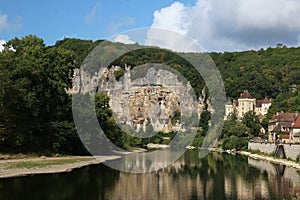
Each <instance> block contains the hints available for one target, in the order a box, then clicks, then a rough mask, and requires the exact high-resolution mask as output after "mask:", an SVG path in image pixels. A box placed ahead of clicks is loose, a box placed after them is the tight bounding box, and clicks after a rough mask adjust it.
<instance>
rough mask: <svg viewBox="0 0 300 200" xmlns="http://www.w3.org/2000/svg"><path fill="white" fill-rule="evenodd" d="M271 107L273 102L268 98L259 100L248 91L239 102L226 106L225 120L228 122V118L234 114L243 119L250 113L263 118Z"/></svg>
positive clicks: (245, 91)
mask: <svg viewBox="0 0 300 200" xmlns="http://www.w3.org/2000/svg"><path fill="white" fill-rule="evenodd" d="M271 105H272V104H271V101H270V100H269V99H268V98H267V97H265V98H264V99H262V100H257V99H255V98H253V97H252V96H251V94H250V93H249V92H248V90H244V91H243V93H241V94H240V97H239V98H238V99H237V100H233V102H229V103H228V104H227V105H225V118H224V119H225V120H226V119H227V118H228V116H229V115H230V114H231V113H234V112H236V114H237V117H238V118H239V119H241V118H243V116H244V114H245V113H247V112H249V111H254V112H255V113H256V115H258V116H260V118H263V117H264V116H265V115H266V114H267V113H268V110H269V108H270V106H271Z"/></svg>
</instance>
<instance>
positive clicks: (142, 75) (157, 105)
mask: <svg viewBox="0 0 300 200" xmlns="http://www.w3.org/2000/svg"><path fill="white" fill-rule="evenodd" d="M119 70H122V68H121V67H119V66H112V67H111V68H110V69H104V71H99V72H98V73H95V74H93V75H90V74H88V73H87V72H85V71H83V70H79V69H76V70H75V73H74V77H73V88H71V89H69V90H68V93H83V94H85V93H89V92H90V91H96V90H97V92H103V93H105V94H106V95H107V96H109V97H110V102H109V106H110V108H111V109H112V110H113V112H114V118H115V120H116V121H117V123H118V124H119V125H121V126H129V127H131V128H132V127H133V128H134V129H135V130H140V129H142V130H143V131H146V130H147V126H148V125H149V124H151V125H152V128H153V129H154V131H162V132H170V131H185V129H186V128H187V127H186V124H184V123H182V121H177V122H175V124H174V123H173V124H172V123H171V118H172V116H173V113H174V112H175V111H178V112H180V117H181V118H182V117H184V118H189V117H191V115H192V114H197V116H198V119H199V117H200V114H201V112H202V111H203V109H204V108H205V107H206V106H205V105H207V106H208V110H209V111H210V112H213V109H212V108H211V105H210V102H209V98H206V97H205V92H204V89H203V91H202V95H200V97H199V99H196V96H195V94H194V93H193V88H192V87H191V85H190V83H189V82H188V81H186V80H185V79H184V78H182V77H180V74H178V75H177V74H176V73H175V72H174V71H172V70H165V69H163V68H155V67H148V68H147V67H145V68H142V69H138V70H136V68H133V69H131V68H130V67H128V66H125V70H124V75H123V76H122V77H121V78H120V80H116V77H115V72H117V71H119ZM204 100H205V102H204Z"/></svg>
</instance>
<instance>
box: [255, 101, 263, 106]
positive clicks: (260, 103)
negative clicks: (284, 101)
mask: <svg viewBox="0 0 300 200" xmlns="http://www.w3.org/2000/svg"><path fill="white" fill-rule="evenodd" d="M262 103H263V101H262V100H256V107H257V108H261V105H262Z"/></svg>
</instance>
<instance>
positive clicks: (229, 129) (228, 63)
mask: <svg viewBox="0 0 300 200" xmlns="http://www.w3.org/2000/svg"><path fill="white" fill-rule="evenodd" d="M100 42H101V40H99V41H88V40H79V39H69V38H66V39H63V40H61V41H57V43H56V44H55V45H54V46H46V45H45V44H44V41H43V40H42V39H41V38H38V37H37V36H33V35H29V36H26V37H24V38H21V39H19V38H14V39H12V40H10V41H8V42H7V43H6V44H5V48H4V50H3V51H2V52H0V91H1V92H0V152H35V151H44V152H61V153H68V154H86V153H87V151H86V150H85V148H84V147H83V145H82V143H81V141H80V139H79V137H78V135H77V133H76V128H75V125H74V122H73V118H72V110H71V96H70V95H68V94H66V92H65V89H66V88H70V87H71V86H72V83H71V79H70V77H71V76H72V73H73V69H74V68H76V67H79V66H80V65H81V63H82V62H83V60H84V58H85V57H86V55H87V54H88V53H89V52H90V51H91V50H92V49H93V48H94V47H96V46H97V45H98V44H99V43H100ZM210 55H211V57H212V59H213V60H214V62H215V63H216V65H217V67H218V69H219V70H220V72H221V75H222V77H223V80H224V84H225V89H226V93H227V96H228V98H230V99H232V98H237V97H238V95H239V94H240V92H241V91H243V90H245V89H248V90H249V92H250V93H251V94H252V95H253V97H255V98H263V97H264V96H267V97H268V98H272V106H271V108H270V112H269V114H268V116H267V118H266V120H265V121H264V123H263V125H264V126H265V124H266V123H265V122H266V121H267V120H268V119H269V118H270V117H271V115H272V114H274V113H275V112H277V111H281V110H282V111H289V112H295V111H300V92H298V90H297V87H298V86H299V84H300V48H287V47H285V46H283V45H278V46H277V47H276V48H268V49H265V50H264V49H261V50H259V51H246V52H232V53H229V52H224V53H210ZM145 62H156V63H162V64H166V65H169V66H171V67H173V68H174V69H176V70H178V71H179V72H180V73H181V74H182V75H184V76H185V78H186V79H187V80H189V81H190V82H191V85H192V86H193V88H194V90H195V93H196V94H197V95H198V96H199V95H200V94H201V92H202V89H203V88H204V87H205V83H204V82H203V80H202V78H201V76H200V75H199V74H198V73H196V71H195V69H194V68H193V67H192V66H191V65H190V64H189V63H187V62H186V61H185V60H183V59H182V58H181V57H180V56H178V55H174V54H172V53H171V52H169V51H166V50H161V51H158V50H157V49H153V48H147V49H144V50H140V51H135V52H131V53H128V54H126V55H124V56H122V57H121V58H119V59H118V60H116V61H114V63H113V64H115V65H120V66H124V65H125V63H126V64H127V65H131V66H133V67H134V66H137V65H140V64H143V63H145ZM121 72H122V71H121ZM118 76H122V73H120V74H118ZM208 92H209V91H207V93H208ZM96 100H97V102H96V104H97V106H96V114H97V117H98V119H99V122H100V124H101V125H102V126H103V127H104V129H105V131H106V134H107V136H108V137H109V138H110V139H111V140H112V141H113V142H115V143H116V144H117V145H118V146H120V147H124V148H129V147H130V146H136V145H137V146H139V145H143V144H144V143H146V142H149V141H148V140H141V139H138V138H134V137H132V136H126V134H125V133H123V132H122V131H121V130H120V129H119V128H118V126H117V125H116V122H115V121H114V119H113V117H112V113H111V110H110V109H109V108H108V107H102V105H103V104H105V105H106V104H107V102H108V99H107V98H106V97H104V96H101V94H99V96H97V97H96ZM205 101H206V99H205ZM249 115H251V114H249ZM248 117H249V118H250V120H246V119H245V120H244V121H242V122H237V121H231V122H230V121H227V122H225V126H224V130H223V135H222V137H230V136H233V135H234V136H237V137H239V136H246V135H244V134H245V133H249V135H250V134H254V135H255V134H257V133H258V128H259V126H258V124H255V123H254V124H253V123H252V121H251V119H253V117H254V116H248ZM209 120H210V113H209V112H208V111H207V105H206V106H205V111H204V112H203V113H202V115H201V119H200V124H199V127H200V128H199V131H198V135H197V136H196V139H195V141H194V143H195V144H198V145H199V144H201V141H202V137H203V136H204V135H205V134H206V131H207V129H208V125H209ZM239 130H243V131H242V132H241V131H239ZM240 132H241V133H240ZM152 140H153V141H159V140H160V139H159V138H152V139H150V141H152ZM160 142H163V141H160Z"/></svg>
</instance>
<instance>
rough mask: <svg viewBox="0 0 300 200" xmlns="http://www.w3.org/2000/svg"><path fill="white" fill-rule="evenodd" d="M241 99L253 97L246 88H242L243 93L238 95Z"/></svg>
mask: <svg viewBox="0 0 300 200" xmlns="http://www.w3.org/2000/svg"><path fill="white" fill-rule="evenodd" d="M240 98H241V99H253V97H252V96H251V94H250V93H249V92H248V90H244V91H243V93H242V94H241V95H240Z"/></svg>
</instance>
